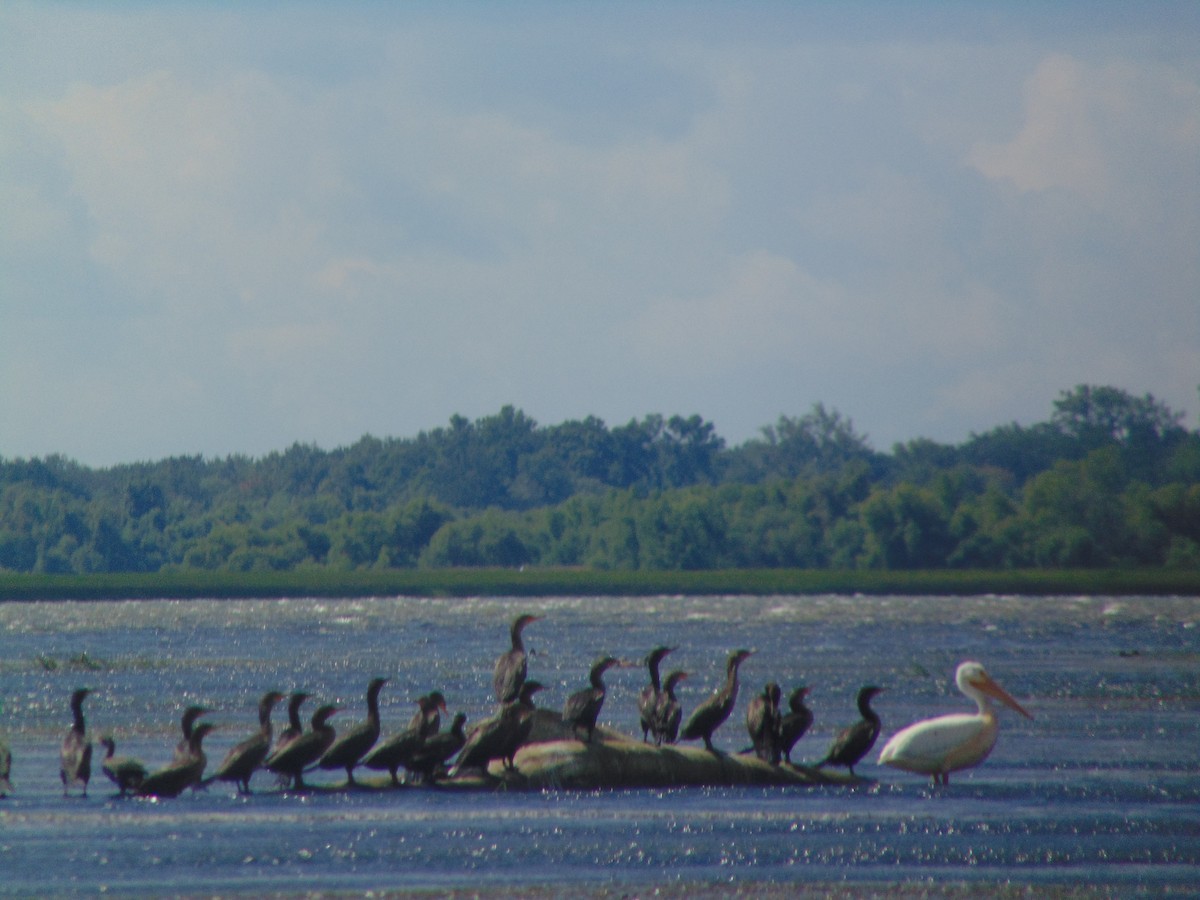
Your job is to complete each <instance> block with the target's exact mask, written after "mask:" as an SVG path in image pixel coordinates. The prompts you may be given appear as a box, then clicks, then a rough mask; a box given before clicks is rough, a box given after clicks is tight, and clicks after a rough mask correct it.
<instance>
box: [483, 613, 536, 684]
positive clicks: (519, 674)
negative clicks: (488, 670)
mask: <svg viewBox="0 0 1200 900" xmlns="http://www.w3.org/2000/svg"><path fill="white" fill-rule="evenodd" d="M540 618H541V616H531V615H529V614H525V615H521V616H517V617H516V618H515V619H513V623H512V628H511V629H510V631H509V636H510V637H511V638H512V649H510V650H509V651H508V652H507V653H502V654H501V655H500V657H499V658H498V659H497V660H496V668H495V670H494V671H493V672H492V688H493V690H495V692H496V699H497V700H499V701H500V702H501V703H511V702H513V701H514V700H516V699H517V695H519V694H520V693H521V685H523V684H524V683H525V674H526V671H527V669H528V663H527V661H526V658H525V644H524V642H523V641H522V640H521V632H522V631H524V630H525V626H526V625H528V624H529V623H530V622H536V621H538V620H539V619H540Z"/></svg>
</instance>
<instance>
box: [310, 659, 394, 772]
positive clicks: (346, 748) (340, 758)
mask: <svg viewBox="0 0 1200 900" xmlns="http://www.w3.org/2000/svg"><path fill="white" fill-rule="evenodd" d="M387 681H388V680H387V679H386V678H373V679H371V683H370V684H369V685H367V718H366V720H365V721H363V722H360V723H359V724H357V725H355V726H354V727H353V728H351V729H350V730H349V731H346V732H344V733H343V734H342V736H341V737H340V738H338V739H337V740H336V741H334V742H333V744H331V745H330V747H329V749H328V750H326V751H325V752H324V754H322V756H321V761H320V762H319V763H317V765H318V766H319V767H320V768H322V769H345V770H346V786H347V787H354V767H355V766H356V765H358V761H359V760H360V759H362V758H363V757H364V756H366V754H367V751H369V750H370V749H371V748H372V747H373V746H375V742H376V741H377V740H379V691H380V690H381V689H382V688H383V686H384V685H385V684H387Z"/></svg>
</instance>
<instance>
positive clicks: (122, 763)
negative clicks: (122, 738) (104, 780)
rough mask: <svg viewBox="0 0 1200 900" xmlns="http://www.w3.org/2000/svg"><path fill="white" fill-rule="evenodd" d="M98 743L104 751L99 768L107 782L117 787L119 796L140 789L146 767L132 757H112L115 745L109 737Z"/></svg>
mask: <svg viewBox="0 0 1200 900" xmlns="http://www.w3.org/2000/svg"><path fill="white" fill-rule="evenodd" d="M100 743H101V744H102V745H103V747H104V751H105V752H104V759H103V761H101V763H100V768H101V769H102V770H103V771H104V774H105V775H107V776H108V780H109V781H111V782H112V783H113V784H115V785H116V786H117V789H118V790H119V791H120V792H121V796H122V797H123V796H125V795H126V794H128V793H130V792H131V791H136V790H137V789H138V788H140V787H141V786H142V782H143V781H145V780H146V767H145V766H143V765H142V763H141V762H140V761H139V760H136V759H134V758H133V757H132V756H114V755H113V754H115V753H116V752H117V744H116V742H115V741H114V740H113V739H112V736H111V735H105V736H104V737H102V738H100Z"/></svg>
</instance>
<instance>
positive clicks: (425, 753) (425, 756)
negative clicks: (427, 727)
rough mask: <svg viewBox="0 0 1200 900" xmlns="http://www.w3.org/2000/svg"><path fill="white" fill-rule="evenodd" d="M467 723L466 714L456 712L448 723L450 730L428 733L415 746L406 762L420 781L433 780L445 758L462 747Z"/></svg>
mask: <svg viewBox="0 0 1200 900" xmlns="http://www.w3.org/2000/svg"><path fill="white" fill-rule="evenodd" d="M466 724H467V714H466V713H461V712H460V713H457V714H455V716H454V721H453V722H451V723H450V730H449V731H443V732H440V733H438V734H434V735H430V736H429V737H427V738H426V739H425V741H424V742H423V743H422V744H421V745H420V746H419V747H418V748H417V750H416V752H415V753H414V754H413V755H412V758H411V759H410V760H409V762H408V768H409V769H411V770H412V772H413V773H414V774H415V775H416V776H417V778H418V779H419V780H421V781H427V782H433V781H434V778H435V775H436V773H437V770H438V769H439V768H440V767H441V766H442V765H444V764H445V762H446V760H448V759H449V758H450V757H452V756H453V755H454V754H455V753H457V752H458V751H459V750H461V749H462V748H463V745H464V744H466V742H467V736H466V734H465V733H464V732H463V726H464V725H466Z"/></svg>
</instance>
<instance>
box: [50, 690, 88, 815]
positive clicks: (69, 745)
mask: <svg viewBox="0 0 1200 900" xmlns="http://www.w3.org/2000/svg"><path fill="white" fill-rule="evenodd" d="M90 693H91V691H90V690H89V689H88V688H80V689H79V690H77V691H75V693H73V694H71V716H72V717H73V719H74V721H73V722H72V723H71V730H70V731H68V732H67V736H66V737H64V738H63V742H62V749H61V751H60V752H59V768H58V775H59V777H60V778H61V779H62V784H63V796H64V797H65V796H67V792H68V791H69V790H70V789H71V787H73V786H74V785H81V786H82V787H83V796H85V797H86V796H87V786H88V781H89V780H90V779H91V777H92V744H91V741H89V740H88V739H87V725H86V724H85V723H84V721H83V701H84V698H85V697H87V695H88V694H90Z"/></svg>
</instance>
